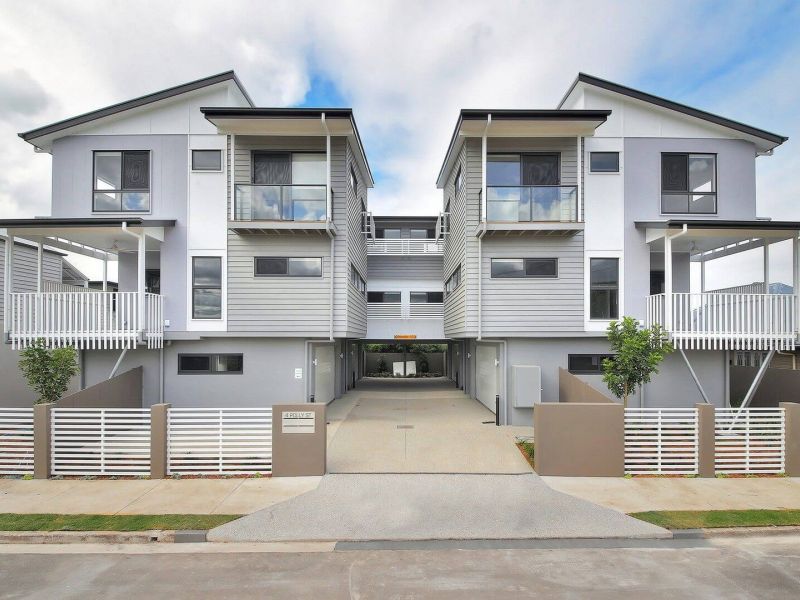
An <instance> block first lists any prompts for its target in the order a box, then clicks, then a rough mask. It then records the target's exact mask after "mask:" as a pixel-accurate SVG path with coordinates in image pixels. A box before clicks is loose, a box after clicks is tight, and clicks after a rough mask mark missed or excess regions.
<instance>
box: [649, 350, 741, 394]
mask: <svg viewBox="0 0 800 600" xmlns="http://www.w3.org/2000/svg"><path fill="white" fill-rule="evenodd" d="M686 357H687V358H688V359H689V362H690V363H691V365H692V368H693V369H694V370H695V373H696V374H697V377H698V379H699V380H700V383H701V384H702V385H703V389H704V390H705V392H706V394H708V398H709V400H710V401H711V403H712V404H714V405H715V406H726V405H727V402H728V399H727V392H726V389H727V385H726V383H727V377H726V368H725V361H726V355H725V352H724V351H722V350H686ZM701 402H703V397H702V395H701V394H700V391H699V390H698V389H697V386H696V385H695V383H694V380H693V379H692V377H691V374H690V373H689V369H688V368H687V366H686V363H685V362H684V361H683V358H681V356H680V354H679V353H678V352H677V351H676V352H673V353H672V354H670V355H669V356H667V357H666V358H665V359H664V362H663V363H661V365H659V373H658V374H657V375H654V376H653V379H652V381H651V382H650V383H649V384H647V385H646V386H645V390H644V405H645V406H651V407H652V406H655V407H670V406H675V407H687V406H694V405H695V404H697V403H701ZM634 406H635V405H634Z"/></svg>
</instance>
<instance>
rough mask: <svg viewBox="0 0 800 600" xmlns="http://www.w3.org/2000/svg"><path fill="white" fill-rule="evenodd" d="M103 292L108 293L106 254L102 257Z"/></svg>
mask: <svg viewBox="0 0 800 600" xmlns="http://www.w3.org/2000/svg"><path fill="white" fill-rule="evenodd" d="M103 291H104V292H107V291H108V254H106V255H105V256H104V257H103Z"/></svg>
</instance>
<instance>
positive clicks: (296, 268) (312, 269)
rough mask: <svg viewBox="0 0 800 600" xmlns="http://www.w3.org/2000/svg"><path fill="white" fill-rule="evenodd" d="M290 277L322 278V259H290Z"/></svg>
mask: <svg viewBox="0 0 800 600" xmlns="http://www.w3.org/2000/svg"><path fill="white" fill-rule="evenodd" d="M289 276H290V277H321V276H322V259H321V258H290V259H289Z"/></svg>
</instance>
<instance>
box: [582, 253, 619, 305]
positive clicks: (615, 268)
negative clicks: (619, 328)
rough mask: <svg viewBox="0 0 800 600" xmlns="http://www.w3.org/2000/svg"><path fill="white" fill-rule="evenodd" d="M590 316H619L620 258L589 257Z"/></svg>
mask: <svg viewBox="0 0 800 600" xmlns="http://www.w3.org/2000/svg"><path fill="white" fill-rule="evenodd" d="M589 318H590V319H618V318H619V259H618V258H590V259H589Z"/></svg>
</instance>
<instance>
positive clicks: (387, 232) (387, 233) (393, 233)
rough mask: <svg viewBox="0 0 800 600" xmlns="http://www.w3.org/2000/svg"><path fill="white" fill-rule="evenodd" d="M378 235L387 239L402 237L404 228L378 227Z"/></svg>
mask: <svg viewBox="0 0 800 600" xmlns="http://www.w3.org/2000/svg"><path fill="white" fill-rule="evenodd" d="M378 237H379V238H386V239H392V240H396V239H400V238H401V237H402V230H400V229H378Z"/></svg>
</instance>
